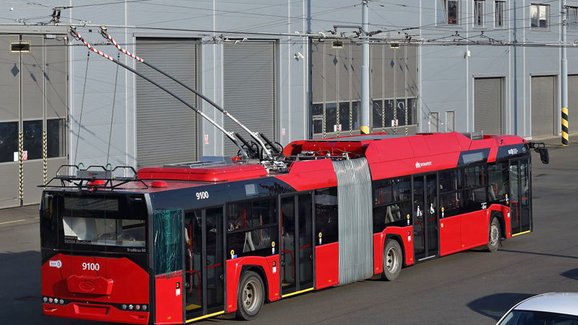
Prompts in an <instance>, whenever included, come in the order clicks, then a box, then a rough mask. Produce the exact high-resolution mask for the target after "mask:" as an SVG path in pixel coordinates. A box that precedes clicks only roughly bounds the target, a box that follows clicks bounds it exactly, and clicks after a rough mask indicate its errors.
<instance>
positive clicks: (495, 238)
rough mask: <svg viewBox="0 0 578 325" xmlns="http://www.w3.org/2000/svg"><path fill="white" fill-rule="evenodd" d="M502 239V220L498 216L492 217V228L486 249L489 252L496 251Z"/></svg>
mask: <svg viewBox="0 0 578 325" xmlns="http://www.w3.org/2000/svg"><path fill="white" fill-rule="evenodd" d="M501 239H502V227H501V226H500V221H499V220H498V218H496V217H494V218H492V222H491V223H490V229H489V234H488V245H486V249H487V250H488V251H489V252H492V253H493V252H495V251H497V250H498V248H499V247H500V241H501Z"/></svg>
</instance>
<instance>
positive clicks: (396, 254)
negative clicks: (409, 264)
mask: <svg viewBox="0 0 578 325" xmlns="http://www.w3.org/2000/svg"><path fill="white" fill-rule="evenodd" d="M382 264H383V272H382V273H381V278H382V279H384V280H387V281H393V280H395V279H397V277H398V276H399V273H400V272H401V267H402V266H403V254H402V253H401V247H400V246H399V244H398V242H397V241H396V240H393V239H388V240H387V243H386V244H385V247H384V248H383V262H382Z"/></svg>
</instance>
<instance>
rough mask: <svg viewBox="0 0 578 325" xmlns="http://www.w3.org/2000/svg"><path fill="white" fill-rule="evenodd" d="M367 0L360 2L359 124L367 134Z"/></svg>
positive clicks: (361, 129)
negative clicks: (361, 41)
mask: <svg viewBox="0 0 578 325" xmlns="http://www.w3.org/2000/svg"><path fill="white" fill-rule="evenodd" d="M367 2H368V0H363V1H362V3H361V7H362V12H361V20H362V25H361V36H362V40H363V43H362V46H361V126H360V128H359V129H360V131H361V133H362V134H369V133H370V127H369V34H368V29H369V17H368V16H369V9H368V6H367Z"/></svg>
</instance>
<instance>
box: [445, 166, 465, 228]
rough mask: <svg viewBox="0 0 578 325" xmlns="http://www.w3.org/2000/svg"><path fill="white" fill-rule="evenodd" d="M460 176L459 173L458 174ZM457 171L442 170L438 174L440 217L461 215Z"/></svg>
mask: <svg viewBox="0 0 578 325" xmlns="http://www.w3.org/2000/svg"><path fill="white" fill-rule="evenodd" d="M460 175H461V173H460ZM459 180H460V177H458V170H456V169H451V170H444V171H442V172H440V173H439V182H440V204H441V208H442V214H441V217H442V218H444V217H451V216H455V215H457V214H460V213H461V209H462V204H463V201H462V193H461V191H460V190H459V189H460V183H461V182H460V181H459Z"/></svg>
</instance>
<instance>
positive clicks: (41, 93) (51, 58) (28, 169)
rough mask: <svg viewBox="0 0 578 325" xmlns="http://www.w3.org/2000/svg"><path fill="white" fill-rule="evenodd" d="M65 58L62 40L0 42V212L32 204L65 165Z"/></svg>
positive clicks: (16, 38) (23, 38) (35, 38)
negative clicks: (20, 48) (13, 45)
mask: <svg viewBox="0 0 578 325" xmlns="http://www.w3.org/2000/svg"><path fill="white" fill-rule="evenodd" d="M11 44H15V45H18V44H22V46H28V45H29V48H28V49H26V50H23V51H18V50H16V48H14V49H12V48H11ZM67 53H68V50H67V47H66V46H65V44H64V36H63V35H53V36H51V37H50V38H45V36H44V35H42V34H35V35H26V34H22V35H16V34H14V35H2V36H0V71H4V72H5V73H2V74H0V93H1V94H2V100H1V101H0V182H1V183H2V186H1V187H0V208H3V207H11V206H18V205H20V204H21V203H22V204H24V205H27V204H34V203H38V202H39V201H40V196H41V192H42V189H41V188H39V187H38V185H42V184H44V182H45V181H46V180H49V179H50V178H52V177H53V176H54V175H55V172H56V170H57V169H58V167H59V166H60V165H63V164H65V163H67V157H66V141H67V137H66V135H67V133H68V129H67V124H66V118H67V114H68V81H67V78H68V55H67ZM20 144H21V146H20ZM20 157H22V164H20V162H19V161H18V160H19V159H20ZM45 178H46V179H45Z"/></svg>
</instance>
